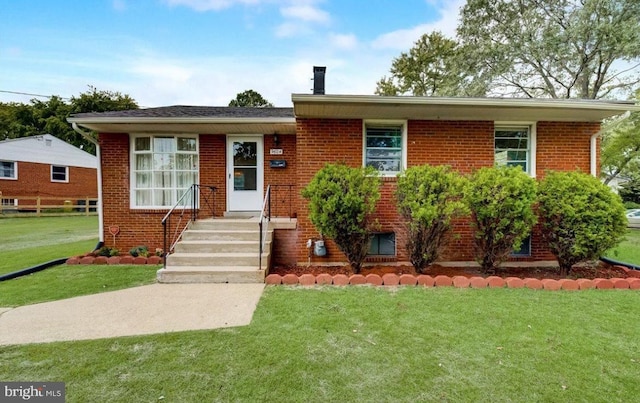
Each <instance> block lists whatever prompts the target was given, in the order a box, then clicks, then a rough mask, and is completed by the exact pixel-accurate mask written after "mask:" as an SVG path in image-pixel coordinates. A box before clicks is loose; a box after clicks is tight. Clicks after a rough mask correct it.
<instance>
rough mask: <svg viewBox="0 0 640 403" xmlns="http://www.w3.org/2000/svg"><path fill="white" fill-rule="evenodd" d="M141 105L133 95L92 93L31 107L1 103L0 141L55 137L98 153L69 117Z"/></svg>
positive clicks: (92, 89)
mask: <svg viewBox="0 0 640 403" xmlns="http://www.w3.org/2000/svg"><path fill="white" fill-rule="evenodd" d="M137 108H138V104H137V103H136V101H134V100H133V99H132V98H131V97H130V96H129V95H122V94H120V93H119V92H111V91H99V90H97V89H96V88H95V87H92V86H89V91H87V92H85V93H82V94H80V95H79V96H78V97H72V98H71V100H70V101H69V102H65V101H64V100H63V99H62V98H61V97H59V96H56V95H53V96H51V97H49V99H47V100H46V101H41V100H39V99H32V100H31V102H30V103H29V104H22V103H0V139H9V138H18V137H26V136H35V135H39V134H45V133H48V134H51V135H53V136H56V137H58V138H59V139H61V140H64V141H66V142H68V143H70V144H73V145H74V146H76V147H80V148H83V149H84V150H85V151H87V152H90V153H94V152H95V146H94V145H93V143H91V142H89V141H87V140H86V139H85V138H83V137H82V136H81V135H79V134H78V133H76V132H75V131H74V130H73V129H72V128H71V125H70V124H69V123H68V122H67V118H68V117H69V115H71V114H74V113H83V112H106V111H116V110H126V109H137Z"/></svg>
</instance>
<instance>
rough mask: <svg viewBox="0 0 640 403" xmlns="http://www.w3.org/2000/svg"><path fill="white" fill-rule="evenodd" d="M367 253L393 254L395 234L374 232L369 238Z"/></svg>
mask: <svg viewBox="0 0 640 403" xmlns="http://www.w3.org/2000/svg"><path fill="white" fill-rule="evenodd" d="M367 254H368V255H374V256H395V254H396V234H395V233H393V232H385V233H381V234H374V235H373V237H372V238H371V245H370V246H369V252H368V253H367Z"/></svg>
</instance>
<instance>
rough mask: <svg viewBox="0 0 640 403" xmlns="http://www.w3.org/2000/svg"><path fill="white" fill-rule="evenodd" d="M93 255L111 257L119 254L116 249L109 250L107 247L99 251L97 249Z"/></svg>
mask: <svg viewBox="0 0 640 403" xmlns="http://www.w3.org/2000/svg"><path fill="white" fill-rule="evenodd" d="M94 254H95V255H96V256H106V257H112V256H118V255H119V254H120V251H119V250H118V249H116V248H110V247H108V246H103V247H101V248H100V249H98V250H97V251H95V252H94Z"/></svg>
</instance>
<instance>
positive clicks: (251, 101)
mask: <svg viewBox="0 0 640 403" xmlns="http://www.w3.org/2000/svg"><path fill="white" fill-rule="evenodd" d="M229 106H239V107H243V108H273V104H272V103H271V102H269V101H267V100H266V99H264V98H263V97H262V95H260V94H259V93H258V92H256V91H254V90H246V91H244V92H240V93H238V94H237V95H236V97H235V99H232V100H231V102H229Z"/></svg>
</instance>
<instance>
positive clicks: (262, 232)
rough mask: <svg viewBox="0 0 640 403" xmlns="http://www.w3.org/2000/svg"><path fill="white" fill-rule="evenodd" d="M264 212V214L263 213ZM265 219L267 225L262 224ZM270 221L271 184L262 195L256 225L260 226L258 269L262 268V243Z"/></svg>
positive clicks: (264, 240)
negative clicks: (258, 219)
mask: <svg viewBox="0 0 640 403" xmlns="http://www.w3.org/2000/svg"><path fill="white" fill-rule="evenodd" d="M265 213H266V214H265ZM265 218H266V219H267V225H266V226H265V225H264V220H265ZM270 221H271V185H268V186H267V192H266V193H265V195H264V200H263V202H262V210H261V211H260V221H259V222H258V226H259V227H260V250H259V255H258V270H261V269H262V253H263V252H264V245H265V243H266V241H267V234H266V230H267V229H268V228H269V224H268V222H270Z"/></svg>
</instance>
